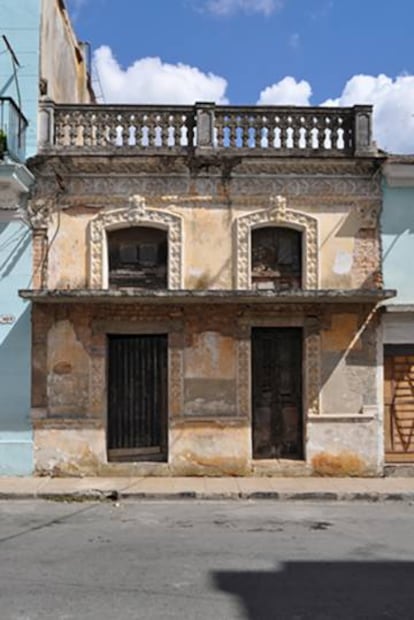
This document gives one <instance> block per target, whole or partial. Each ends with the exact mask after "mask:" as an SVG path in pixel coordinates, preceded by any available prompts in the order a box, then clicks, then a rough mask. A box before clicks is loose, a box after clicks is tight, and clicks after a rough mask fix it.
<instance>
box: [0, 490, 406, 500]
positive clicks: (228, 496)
mask: <svg viewBox="0 0 414 620" xmlns="http://www.w3.org/2000/svg"><path fill="white" fill-rule="evenodd" d="M39 499H41V500H44V501H54V502H117V501H122V500H137V501H142V500H151V501H154V500H159V501H171V500H200V501H207V500H208V501H212V500H213V501H214V500H216V501H223V500H233V501H237V500H239V501H240V500H253V501H254V500H256V501H261V500H267V501H281V502H290V501H293V502H368V503H377V502H411V501H414V491H413V492H396V493H390V492H377V491H375V492H369V491H367V492H349V491H346V492H340V491H338V492H334V491H306V492H303V491H251V492H246V491H242V492H239V491H228V492H226V491H217V492H197V491H178V492H155V491H128V490H127V489H126V490H125V491H122V490H117V489H112V490H105V491H102V490H99V489H90V490H86V491H75V492H70V493H65V492H64V491H62V492H49V491H43V492H42V491H38V492H22V493H18V492H0V501H1V500H39Z"/></svg>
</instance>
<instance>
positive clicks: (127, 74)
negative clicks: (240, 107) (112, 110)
mask: <svg viewBox="0 0 414 620" xmlns="http://www.w3.org/2000/svg"><path fill="white" fill-rule="evenodd" d="M94 61H95V67H96V70H97V73H98V75H99V81H100V86H101V88H102V90H103V95H104V99H105V102H106V103H138V104H139V103H140V104H143V103H148V104H150V103H159V104H168V103H171V104H176V105H179V104H182V105H184V104H192V103H194V102H195V101H215V102H216V103H221V104H225V103H228V100H227V98H226V96H225V93H226V89H227V81H226V80H225V79H224V78H222V77H220V76H218V75H214V74H213V73H203V72H202V71H200V69H198V68H197V67H190V66H189V65H185V64H182V63H178V64H176V65H173V64H168V63H164V62H162V60H161V59H160V58H157V57H154V58H152V57H147V58H141V59H139V60H136V61H135V62H134V63H133V64H132V65H130V66H129V67H127V68H126V69H123V68H122V67H121V66H120V65H119V63H118V62H117V60H116V58H115V57H114V55H113V53H112V50H111V49H110V48H109V47H107V46H105V45H104V46H102V47H100V48H99V49H97V50H96V51H95V53H94Z"/></svg>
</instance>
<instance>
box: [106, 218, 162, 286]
mask: <svg viewBox="0 0 414 620" xmlns="http://www.w3.org/2000/svg"><path fill="white" fill-rule="evenodd" d="M167 247H168V242H167V233H166V232H165V231H164V230H159V229H157V228H150V227H144V226H141V227H135V228H125V229H121V230H114V231H111V232H109V233H108V251H109V287H110V288H122V287H134V288H151V289H163V288H167Z"/></svg>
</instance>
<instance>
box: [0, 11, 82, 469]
mask: <svg viewBox="0 0 414 620" xmlns="http://www.w3.org/2000/svg"><path fill="white" fill-rule="evenodd" d="M57 57H58V58H59V62H56V58H57ZM86 60H87V59H86V58H85V57H84V47H83V46H82V45H81V44H80V43H79V42H78V41H77V39H76V36H75V34H74V32H73V29H72V26H71V23H70V19H69V16H68V13H67V11H66V7H65V3H64V1H63V0H24V1H23V0H0V475H24V474H30V473H31V472H32V471H33V448H32V445H33V442H32V430H31V420H30V407H31V402H30V393H31V377H30V367H31V317H30V304H28V303H27V302H25V301H23V300H22V299H21V298H20V297H19V295H18V291H19V290H20V289H22V288H23V289H24V288H27V287H30V285H31V282H32V233H31V228H30V222H29V221H28V219H27V210H26V205H27V200H28V198H29V195H30V190H31V188H32V186H33V183H34V178H33V176H32V174H31V173H30V172H29V170H28V169H27V167H26V165H25V161H26V159H27V158H28V157H31V156H32V155H34V154H35V153H36V149H37V141H38V138H37V136H38V110H39V94H42V95H45V96H47V97H49V98H51V99H53V100H54V101H55V102H61V103H62V102H64V103H76V102H82V103H87V102H88V101H90V99H91V96H92V92H91V89H90V85H89V80H88V71H87V62H86Z"/></svg>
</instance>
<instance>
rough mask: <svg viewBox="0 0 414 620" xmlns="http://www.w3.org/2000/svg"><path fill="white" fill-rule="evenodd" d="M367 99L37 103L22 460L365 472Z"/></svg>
mask: <svg viewBox="0 0 414 620" xmlns="http://www.w3.org/2000/svg"><path fill="white" fill-rule="evenodd" d="M371 113H372V110H371V108H370V107H369V106H359V107H358V106H356V107H354V108H329V109H324V108H303V109H301V108H274V107H272V108H260V107H254V108H244V107H230V106H224V107H219V106H214V105H213V104H196V105H195V106H194V107H190V106H186V107H182V106H178V107H177V106H172V107H168V106H149V107H148V106H91V105H89V106H79V105H72V106H65V105H55V104H52V103H51V102H47V101H46V102H44V103H43V105H42V111H41V114H42V119H43V120H42V135H41V142H40V153H39V155H38V156H37V157H36V158H34V159H33V160H32V161H31V162H30V169H31V171H32V173H33V174H35V175H36V178H37V186H36V190H35V192H34V193H33V196H32V199H31V202H30V205H29V206H28V213H29V217H30V221H31V225H32V227H33V230H34V244H35V245H34V262H33V285H32V286H31V287H30V288H28V289H26V290H22V291H21V293H20V294H21V296H22V298H23V299H27V300H31V301H32V303H33V322H32V327H33V346H32V421H33V427H34V443H35V468H36V471H37V472H38V473H43V474H44V473H49V474H50V473H53V474H57V475H68V474H69V475H70V474H79V473H83V474H131V473H135V474H137V473H140V474H158V475H228V474H230V475H248V474H250V473H252V472H255V473H256V474H260V473H263V474H269V473H273V474H280V475H283V474H289V475H295V474H304V473H309V474H312V473H319V474H333V475H335V474H336V475H357V474H359V475H376V474H378V473H379V472H381V471H382V467H383V433H384V431H383V428H384V427H383V425H384V420H383V396H382V340H381V321H380V313H379V312H378V307H379V304H380V303H381V302H382V301H383V300H384V299H386V298H388V297H391V296H392V294H393V293H392V291H387V290H384V288H383V283H382V272H381V251H380V235H379V224H378V218H379V213H380V210H381V204H382V194H381V180H380V172H381V164H382V161H383V158H382V157H381V156H380V155H379V154H378V153H377V151H376V149H375V146H374V145H373V143H372V141H371Z"/></svg>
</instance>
